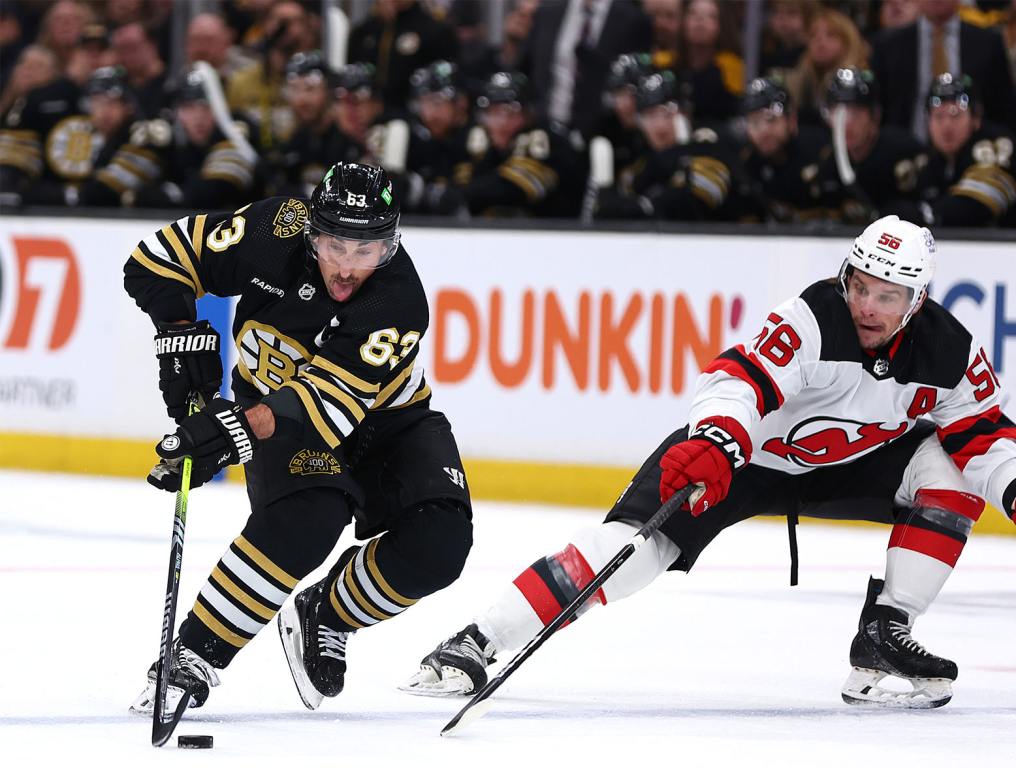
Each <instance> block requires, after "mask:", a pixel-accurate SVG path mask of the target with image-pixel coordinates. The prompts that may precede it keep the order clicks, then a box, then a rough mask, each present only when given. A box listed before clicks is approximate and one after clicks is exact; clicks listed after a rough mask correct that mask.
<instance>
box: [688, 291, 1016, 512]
mask: <svg viewBox="0 0 1016 768" xmlns="http://www.w3.org/2000/svg"><path fill="white" fill-rule="evenodd" d="M710 416H729V417H731V418H734V419H736V420H737V421H738V422H739V423H740V424H742V425H743V426H744V427H745V429H746V430H747V432H748V434H749V436H750V437H751V442H752V446H751V450H752V455H751V463H752V464H755V465H759V466H762V467H768V468H770V469H775V470H778V471H780V472H786V473H788V474H801V473H804V472H810V471H811V470H814V469H817V468H820V467H829V466H832V465H835V464H845V463H848V462H851V461H854V460H855V459H857V458H859V457H861V456H864V455H865V454H867V453H870V452H872V451H874V450H876V449H878V448H879V447H881V446H883V445H886V444H887V443H889V442H891V441H893V440H895V439H896V438H898V437H900V436H901V435H904V434H906V433H907V432H908V431H909V430H911V429H913V428H914V426H915V424H916V423H917V420H918V419H919V418H925V419H931V420H932V421H933V422H934V424H935V426H936V427H937V433H938V438H939V440H940V441H941V443H942V447H943V448H944V449H945V451H946V453H948V454H949V456H951V457H952V460H953V461H954V462H955V463H956V466H957V467H959V469H960V470H961V471H962V472H963V474H964V476H965V478H966V479H967V481H968V482H969V483H970V485H971V488H972V490H973V491H974V492H975V493H977V494H979V495H980V496H982V497H983V498H985V499H987V500H988V501H990V502H991V503H992V504H994V505H995V506H996V507H997V508H999V509H1001V510H1004V511H1005V513H1006V514H1007V515H1011V514H1012V508H1013V499H1014V497H1016V427H1014V426H1013V423H1012V422H1011V421H1010V420H1009V419H1008V417H1006V415H1005V414H1004V413H1002V409H1001V405H1000V400H999V382H998V377H997V376H996V375H995V372H994V370H993V369H992V367H991V363H989V362H988V358H987V356H986V355H985V353H984V350H983V349H982V348H981V347H980V346H979V345H978V344H977V343H976V342H975V341H974V340H973V338H972V336H971V334H970V333H969V332H968V331H967V329H966V328H964V327H963V325H962V324H961V323H960V322H959V321H958V320H956V318H954V317H953V316H952V315H951V314H949V313H948V312H947V311H946V310H944V309H943V308H942V307H941V306H940V305H939V304H937V303H935V302H934V301H931V300H930V299H929V300H927V301H925V303H924V307H923V308H922V309H921V311H920V312H918V313H917V315H916V316H915V317H914V318H913V319H911V321H910V322H909V323H908V325H907V327H906V329H905V330H904V332H903V333H900V334H897V336H896V337H895V339H893V341H892V342H891V343H890V344H889V345H887V346H886V347H885V348H883V349H879V350H876V352H875V353H874V354H872V353H870V352H866V351H865V350H863V349H862V348H861V345H860V343H859V342H858V340H857V332H856V330H855V329H854V325H853V322H852V321H851V318H850V311H849V309H848V308H847V304H846V302H845V301H844V300H843V297H842V296H841V295H840V293H839V290H838V284H837V282H836V281H834V280H830V281H823V282H819V283H815V284H814V285H812V286H811V287H809V288H808V289H807V290H805V291H804V293H802V294H801V296H800V297H798V298H795V299H791V300H790V301H787V302H784V303H783V304H781V305H780V306H778V307H777V308H776V309H775V310H773V311H772V312H771V313H770V314H769V317H768V319H767V321H766V324H765V327H764V328H763V329H762V332H761V333H759V335H758V336H756V337H755V338H754V340H753V341H752V343H751V345H750V347H746V346H745V345H738V346H736V347H733V348H732V349H729V350H727V351H726V352H724V353H723V354H722V355H720V356H719V357H718V358H716V360H714V361H713V362H712V363H711V364H710V365H709V366H708V367H707V368H706V369H705V371H703V373H702V375H701V376H700V377H699V379H698V382H697V383H696V389H695V397H694V401H693V403H692V408H691V413H690V415H689V419H688V421H689V424H690V425H691V427H692V429H694V428H695V427H696V426H697V425H698V424H699V423H700V422H701V421H702V420H704V419H707V418H709V417H710Z"/></svg>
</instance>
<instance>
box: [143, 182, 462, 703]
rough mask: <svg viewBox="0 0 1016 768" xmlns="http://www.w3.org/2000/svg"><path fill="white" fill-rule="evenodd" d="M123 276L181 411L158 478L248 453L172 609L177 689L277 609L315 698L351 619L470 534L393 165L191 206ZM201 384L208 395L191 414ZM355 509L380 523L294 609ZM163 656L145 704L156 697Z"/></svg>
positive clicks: (206, 474) (332, 684) (445, 575)
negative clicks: (244, 497) (219, 534)
mask: <svg viewBox="0 0 1016 768" xmlns="http://www.w3.org/2000/svg"><path fill="white" fill-rule="evenodd" d="M124 274H125V278H124V284H125V287H126V289H127V292H128V293H129V294H130V295H131V296H132V297H133V298H134V300H135V301H136V302H137V304H138V305H139V306H140V307H141V309H143V310H144V311H145V312H147V313H148V314H149V316H150V317H151V318H152V320H153V322H154V323H155V325H156V328H157V333H156V336H155V346H156V353H157V356H158V358H159V370H160V381H159V386H160V388H161V389H162V392H163V396H164V399H165V401H166V404H167V407H168V410H169V414H170V415H171V416H173V417H174V418H175V419H177V421H178V423H179V427H178V429H177V430H176V432H175V433H173V434H171V435H167V436H166V438H165V439H164V440H163V441H162V442H161V443H160V444H159V446H158V447H157V449H156V450H157V452H158V453H159V455H160V457H161V458H162V460H161V461H160V463H159V464H158V465H157V466H156V467H155V468H154V469H153V470H152V472H151V474H150V475H149V478H148V480H149V482H150V483H151V484H152V485H155V486H156V487H158V488H161V489H164V490H167V491H175V490H177V488H178V487H179V485H180V469H181V461H182V459H183V457H184V456H190V457H192V459H193V467H192V474H191V486H192V487H198V486H200V485H201V484H202V483H204V482H207V481H208V480H209V479H210V478H211V477H212V476H213V475H214V474H215V473H216V472H217V471H219V470H220V469H222V468H223V467H225V466H226V465H229V464H239V463H243V464H244V465H245V470H246V472H245V474H246V482H247V493H248V496H249V498H250V504H251V514H250V517H249V518H248V520H247V523H246V525H245V526H244V529H243V531H242V532H241V533H240V535H238V536H237V537H236V539H235V540H234V541H233V542H232V543H231V544H230V545H229V547H228V548H227V550H226V552H225V554H224V555H223V556H222V559H221V560H220V561H219V562H218V564H217V565H216V566H215V568H213V569H212V572H211V575H210V576H209V578H208V581H207V582H206V583H205V585H204V586H203V587H202V588H201V591H200V592H199V594H198V596H197V600H196V601H195V603H194V606H193V608H192V609H191V611H190V612H189V613H188V615H187V618H186V619H185V620H184V622H183V623H182V625H181V627H180V632H179V636H178V637H177V638H176V640H175V642H174V656H173V658H174V662H173V668H172V670H171V689H170V691H171V695H175V696H177V697H179V696H181V695H182V693H183V692H184V691H186V692H188V693H190V694H191V697H192V701H193V705H194V706H200V705H201V704H203V703H204V701H205V699H206V698H207V696H208V692H209V688H210V687H213V686H215V685H217V684H218V673H217V670H220V669H222V668H224V667H226V666H227V665H228V664H229V663H230V662H231V661H232V659H233V657H234V656H235V655H236V654H237V652H239V651H240V650H241V649H242V648H243V647H244V646H245V645H246V644H247V643H248V642H249V641H250V640H251V638H253V637H254V636H255V635H256V634H257V633H258V631H260V630H261V629H262V628H263V627H264V626H265V625H266V624H267V623H268V622H269V621H271V620H272V618H273V617H274V616H275V614H276V612H278V611H279V610H280V609H282V613H281V614H280V618H279V630H280V634H281V637H282V643H283V646H284V649H285V654H286V658H287V660H288V662H289V667H290V670H291V672H292V674H293V679H294V681H295V682H296V687H297V690H298V692H299V694H300V697H301V699H302V700H303V702H304V704H305V705H306V706H307V707H308V708H311V709H314V708H316V707H318V706H319V705H320V704H321V702H322V700H323V698H324V697H326V696H335V695H337V694H338V693H339V692H340V691H341V690H342V687H343V683H344V675H345V670H346V649H347V643H348V642H349V639H350V637H351V636H352V635H353V633H355V632H357V631H358V630H361V629H364V628H366V627H369V626H372V625H374V624H377V623H379V622H381V621H384V620H386V619H390V618H392V617H394V616H397V615H398V614H400V613H402V612H403V611H404V610H406V609H407V608H409V607H410V606H412V605H413V604H415V603H416V602H417V601H418V600H420V599H421V598H422V597H425V596H427V595H429V594H432V593H434V592H436V591H438V590H439V589H442V588H444V587H446V586H447V585H448V584H450V583H452V582H453V581H454V580H455V579H456V578H457V577H458V575H459V573H460V571H461V569H462V566H463V564H464V563H465V559H466V555H467V554H468V552H469V550H470V547H471V545H472V523H471V511H470V502H469V492H468V489H467V486H466V481H465V476H464V474H463V470H462V464H461V461H460V459H459V455H458V449H457V448H456V444H455V439H454V437H453V436H452V432H451V427H450V426H449V424H448V421H447V419H445V417H444V416H443V415H442V414H441V413H439V412H438V411H435V410H432V409H431V407H430V394H431V390H430V387H429V386H428V384H427V381H426V379H425V378H424V374H423V369H422V367H421V366H420V365H419V364H418V360H417V353H418V349H419V346H418V345H419V343H420V340H421V338H422V337H423V336H424V334H425V333H426V331H427V326H428V320H429V317H428V309H427V300H426V296H425V294H424V291H423V286H422V285H421V284H420V279H419V277H418V276H417V273H416V269H415V268H414V266H413V262H412V261H411V259H410V258H409V254H408V253H407V252H406V250H405V248H404V247H403V246H402V245H401V243H400V232H399V204H398V201H397V200H396V199H395V198H393V196H392V192H391V184H390V181H389V179H388V176H387V174H386V173H385V172H384V170H382V169H380V168H375V167H372V166H366V165H359V164H352V163H346V164H342V163H340V164H336V165H335V166H333V167H332V168H331V169H330V170H329V171H328V173H327V174H326V175H325V177H324V180H323V181H322V182H321V183H320V184H319V185H318V187H317V188H316V189H315V191H314V194H313V196H312V197H311V199H310V201H309V202H308V201H305V200H302V199H299V198H269V199H267V200H261V201H259V202H255V203H252V204H250V205H245V206H243V207H241V208H239V209H237V210H236V211H233V212H226V213H207V214H204V213H202V214H198V215H191V216H186V217H184V218H181V219H179V220H178V221H176V222H173V223H171V224H168V225H167V226H165V227H163V228H162V229H161V230H159V231H158V232H155V233H153V234H152V235H151V236H149V237H146V238H145V239H144V240H143V241H141V242H140V243H139V244H138V246H137V248H136V249H135V250H134V253H133V254H132V256H131V258H130V259H129V260H128V262H127V264H126V266H125V267H124ZM205 292H210V293H214V294H217V295H224V296H237V297H238V303H237V305H236V314H235V318H234V321H233V328H232V334H231V335H232V337H233V338H234V339H235V341H236V345H237V351H238V353H239V360H238V362H237V365H236V367H235V368H234V370H233V380H232V388H233V393H234V397H235V398H236V400H235V402H231V401H228V400H225V399H221V398H219V397H217V396H216V393H217V392H218V390H219V386H220V379H221V374H222V371H221V366H220V363H219V353H218V347H219V337H218V335H217V334H216V333H215V331H214V329H212V328H211V327H210V326H209V325H208V323H207V322H205V321H200V320H196V319H195V298H196V297H198V296H201V295H202V294H204V293H205ZM190 393H197V394H200V395H201V396H202V397H203V400H204V406H203V408H202V409H201V410H200V411H198V412H197V413H195V414H193V415H187V405H186V401H187V399H188V395H189V394H190ZM353 520H355V521H356V536H357V538H359V539H361V540H369V541H367V542H366V543H365V544H363V545H362V546H359V545H358V546H352V547H350V548H349V549H347V550H346V551H345V552H343V553H342V555H341V556H340V557H339V558H338V560H337V562H335V563H334V565H332V567H331V569H330V570H329V572H328V575H327V576H326V577H325V578H324V579H323V580H321V581H320V582H318V583H317V584H312V585H310V586H309V587H306V588H304V589H303V590H302V591H300V592H299V593H298V594H297V595H296V597H295V599H294V601H293V602H292V603H290V604H289V605H287V606H286V607H285V608H283V605H284V604H285V603H286V602H287V600H288V598H289V595H290V593H291V592H293V591H294V590H295V589H296V587H297V585H298V583H299V582H300V580H301V579H303V578H304V577H305V576H307V575H308V574H309V573H310V572H311V571H312V570H314V569H315V568H317V567H318V566H319V565H321V563H322V562H324V560H325V558H326V557H327V556H328V554H329V553H330V552H331V550H332V547H333V546H334V545H335V543H336V541H337V540H338V538H339V535H340V533H341V532H342V530H343V528H345V527H346V525H347V524H349V523H350V522H352V521H353ZM154 670H155V667H154V666H153V667H152V670H150V671H149V678H148V679H149V684H148V687H147V689H146V690H145V691H144V692H143V693H142V694H141V696H139V698H138V700H137V701H136V702H135V704H134V706H133V707H132V709H133V710H134V711H136V712H142V713H143V712H145V711H149V712H150V711H151V707H152V698H153V695H154V690H155V680H154V677H155V671H154ZM176 701H179V698H176ZM170 706H171V707H172V706H175V702H173V701H171V702H170Z"/></svg>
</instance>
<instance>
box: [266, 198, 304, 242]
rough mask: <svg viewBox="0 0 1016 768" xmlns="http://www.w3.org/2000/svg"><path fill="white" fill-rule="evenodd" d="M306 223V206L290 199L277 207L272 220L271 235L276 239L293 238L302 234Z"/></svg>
mask: <svg viewBox="0 0 1016 768" xmlns="http://www.w3.org/2000/svg"><path fill="white" fill-rule="evenodd" d="M306 222H307V206H306V205H304V204H303V202H302V201H300V200H294V199H293V198H290V199H289V200H287V201H286V202H284V203H283V204H282V205H281V206H279V210H278V213H276V214H275V218H274V219H273V220H272V234H273V235H275V236H276V237H281V238H286V237H293V236H294V235H298V234H300V233H301V232H303V225H304V224H305V223H306Z"/></svg>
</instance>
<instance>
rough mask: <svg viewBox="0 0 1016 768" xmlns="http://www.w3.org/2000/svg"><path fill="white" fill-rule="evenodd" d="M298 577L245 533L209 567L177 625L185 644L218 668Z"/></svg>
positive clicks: (264, 621) (256, 628) (263, 622)
mask: <svg viewBox="0 0 1016 768" xmlns="http://www.w3.org/2000/svg"><path fill="white" fill-rule="evenodd" d="M296 584H297V579H296V578H295V577H293V576H292V575H290V574H289V573H287V572H286V571H284V570H283V569H282V568H280V567H279V566H277V565H276V564H275V563H273V562H272V561H271V560H270V559H269V558H268V557H267V556H266V555H265V554H264V553H263V552H261V551H260V550H259V549H258V548H257V547H255V546H254V545H253V544H251V542H250V541H248V540H247V539H246V538H245V537H244V536H243V535H240V536H238V537H237V538H236V539H235V540H234V541H233V543H232V544H230V545H229V549H227V550H226V553H225V554H224V555H223V556H222V559H221V560H219V562H218V564H217V565H216V566H215V568H213V569H212V573H211V575H210V576H209V577H208V581H206V582H205V585H204V586H203V587H202V588H201V591H200V592H199V593H198V597H197V600H196V601H195V603H194V607H193V608H192V609H191V611H190V613H188V614H187V620H186V621H185V622H184V624H183V625H182V626H181V628H180V636H181V638H182V641H183V644H184V645H185V646H186V647H188V648H190V649H191V650H193V651H194V652H196V653H197V654H198V655H199V656H201V657H202V658H203V659H205V660H206V661H208V662H209V663H211V664H212V665H213V666H216V667H219V668H222V667H225V666H226V665H227V664H229V662H230V661H232V660H233V657H234V656H235V655H236V654H237V652H239V650H240V649H241V648H243V647H244V646H245V645H246V644H247V643H248V642H250V640H251V639H252V638H253V637H254V636H255V635H256V634H257V633H258V632H259V631H261V629H262V627H264V626H265V625H266V624H268V622H270V621H271V620H272V618H274V616H275V614H276V613H277V612H278V610H279V609H280V608H281V607H282V604H283V603H284V602H285V601H286V598H287V597H289V594H290V592H292V591H293V589H294V588H295V587H296Z"/></svg>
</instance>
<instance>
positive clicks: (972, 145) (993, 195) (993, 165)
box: [917, 126, 1016, 227]
mask: <svg viewBox="0 0 1016 768" xmlns="http://www.w3.org/2000/svg"><path fill="white" fill-rule="evenodd" d="M1012 154H1013V137H1012V135H1011V134H1009V133H1006V132H1005V131H1003V130H1001V129H998V128H991V127H988V126H985V127H983V128H981V129H979V130H978V131H976V132H975V133H974V134H973V136H971V137H970V139H969V141H967V143H966V144H965V145H964V146H963V148H962V149H961V150H960V151H959V152H958V153H957V155H956V157H955V158H952V159H950V158H948V157H946V156H945V155H943V154H941V153H940V152H937V151H935V150H934V149H932V150H930V152H929V154H928V164H927V165H926V166H925V167H924V168H923V169H922V170H921V172H920V174H918V177H917V187H918V189H919V190H920V194H921V198H922V200H924V201H925V202H927V203H928V204H929V205H930V206H931V209H932V212H933V215H934V223H935V224H936V225H938V226H944V227H976V226H984V225H988V224H994V223H996V222H999V221H1000V220H1002V219H1004V217H1005V215H1006V213H1007V212H1008V211H1011V210H1012V209H1013V207H1014V204H1016V180H1014V178H1013V157H1012Z"/></svg>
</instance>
